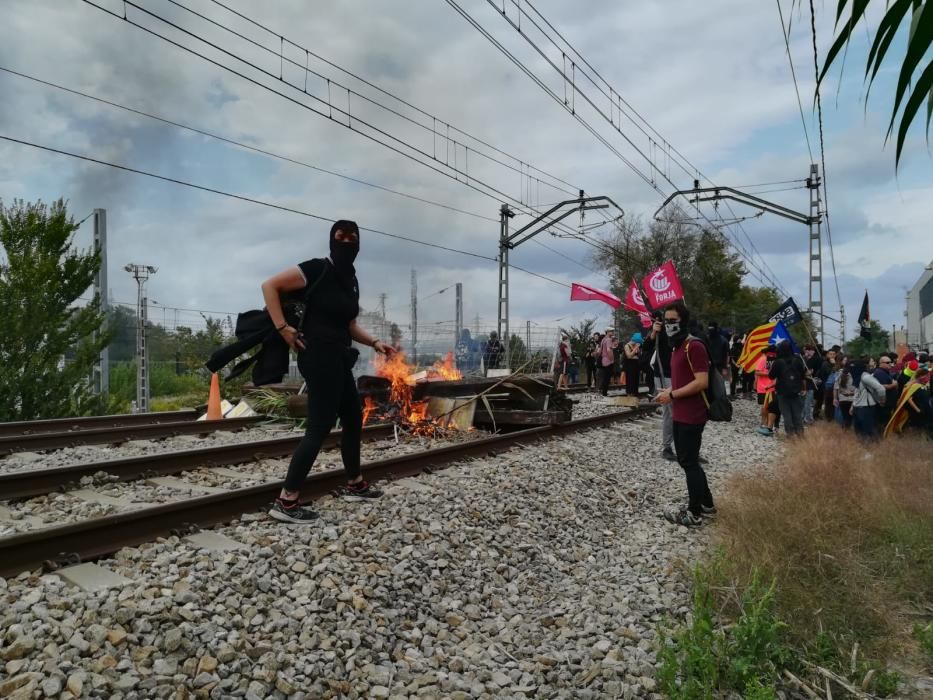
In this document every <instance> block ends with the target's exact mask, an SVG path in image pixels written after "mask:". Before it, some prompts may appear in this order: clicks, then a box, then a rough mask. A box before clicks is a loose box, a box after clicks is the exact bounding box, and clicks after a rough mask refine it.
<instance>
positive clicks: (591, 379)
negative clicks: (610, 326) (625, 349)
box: [584, 333, 602, 389]
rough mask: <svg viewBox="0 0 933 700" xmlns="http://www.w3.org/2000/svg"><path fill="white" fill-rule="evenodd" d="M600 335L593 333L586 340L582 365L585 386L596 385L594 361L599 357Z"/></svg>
mask: <svg viewBox="0 0 933 700" xmlns="http://www.w3.org/2000/svg"><path fill="white" fill-rule="evenodd" d="M601 340H602V336H600V335H599V333H593V337H592V338H590V339H589V340H588V341H587V342H586V357H585V358H584V367H585V368H586V388H587V389H589V388H590V387H594V386H596V384H597V382H596V362H597V358H598V357H599V341H601Z"/></svg>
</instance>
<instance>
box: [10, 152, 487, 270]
mask: <svg viewBox="0 0 933 700" xmlns="http://www.w3.org/2000/svg"><path fill="white" fill-rule="evenodd" d="M0 139H2V140H4V141H9V142H11V143H18V144H20V145H22V146H31V147H32V148H37V149H40V150H43V151H49V152H50V153H57V154H58V155H63V156H69V157H70V158H77V159H79V160H84V161H88V162H90V163H96V164H98V165H106V166H107V167H110V168H116V169H117V170H124V171H126V172H130V173H135V174H136V175H145V176H146V177H151V178H155V179H157V180H163V181H164V182H171V183H174V184H176V185H183V186H185V187H191V188H194V189H196V190H201V191H204V192H210V193H212V194H218V195H222V196H224V197H231V198H233V199H238V200H240V201H242V202H248V203H250V204H258V205H260V206H264V207H269V208H271V209H278V210H280V211H285V212H289V213H291V214H299V215H301V216H307V217H309V218H311V219H318V220H320V221H326V222H332V221H333V218H332V217H326V216H321V215H320V214H312V213H311V212H307V211H302V210H301V209H295V208H294V207H287V206H285V205H282V204H275V203H274V202H266V201H263V200H261V199H254V198H253V197H247V196H245V195H240V194H234V193H233V192H226V191H224V190H219V189H216V188H213V187H207V186H205V185H198V184H196V183H193V182H187V181H186V180H180V179H178V178H173V177H167V176H165V175H158V174H157V173H151V172H148V171H146V170H139V169H138V168H131V167H129V166H127V165H120V164H118V163H111V162H109V161H105V160H100V159H98V158H92V157H90V156H85V155H81V154H79V153H72V152H70V151H65V150H62V149H59V148H53V147H51V146H43V145H41V144H37V143H32V142H31V141H25V140H22V139H16V138H13V137H11V136H6V135H4V134H0ZM360 230H362V231H369V232H370V233H375V234H378V235H380V236H387V237H389V238H395V239H397V240H400V241H405V242H407V243H415V244H417V245H423V246H428V247H430V248H438V249H439V250H445V251H448V252H450V253H457V254H459V255H468V256H470V257H472V258H479V259H480V260H490V261H492V262H495V261H496V259H495V258H491V257H489V256H488V255H481V254H479V253H471V252H469V251H466V250H458V249H457V248H450V247H448V246H443V245H440V244H438V243H429V242H427V241H419V240H418V239H416V238H409V237H407V236H401V235H399V234H397V233H388V232H386V231H380V230H379V229H373V228H366V227H363V226H361V227H360Z"/></svg>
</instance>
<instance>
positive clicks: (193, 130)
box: [0, 66, 499, 223]
mask: <svg viewBox="0 0 933 700" xmlns="http://www.w3.org/2000/svg"><path fill="white" fill-rule="evenodd" d="M0 71H3V72H4V73H9V74H11V75H15V76H18V77H20V78H24V79H26V80H31V81H33V82H36V83H39V84H41V85H46V86H48V87H53V88H55V89H57V90H61V91H63V92H67V93H70V94H72V95H77V96H79V97H83V98H85V99H88V100H93V101H95V102H99V103H101V104H105V105H108V106H110V107H114V108H116V109H120V110H123V111H125V112H129V113H131V114H136V115H138V116H141V117H146V118H147V119H153V120H155V121H159V122H162V123H163V124H167V125H169V126H173V127H176V128H179V129H184V130H185V131H190V132H191V133H194V134H199V135H201V136H206V137H208V138H212V139H216V140H217V141H222V142H224V143H227V144H230V145H232V146H236V147H238V148H242V149H245V150H248V151H252V152H253V153H258V154H260V155H264V156H268V157H269V158H275V159H276V160H281V161H284V162H287V163H292V164H293V165H299V166H301V167H304V168H309V169H311V170H315V171H317V172H320V173H324V174H325V175H331V176H333V177H337V178H341V179H344V180H348V181H350V182H355V183H356V184H359V185H365V186H366V187H372V188H374V189H377V190H382V191H383V192H388V193H389V194H394V195H397V196H399V197H405V198H407V199H411V200H414V201H417V202H421V203H422V204H430V205H431V206H435V207H440V208H442V209H446V210H448V211H453V212H456V213H458V214H465V215H467V216H472V217H475V218H477V219H484V220H486V221H491V222H493V223H498V222H499V220H498V219H496V218H493V217H491V216H485V215H483V214H478V213H476V212H472V211H466V210H464V209H460V208H458V207H454V206H451V205H449V204H443V203H441V202H435V201H433V200H430V199H426V198H425V197H418V196H417V195H413V194H409V193H407V192H401V191H399V190H394V189H392V188H391V187H386V186H384V185H379V184H376V183H374V182H369V181H367V180H362V179H360V178H357V177H353V176H351V175H346V174H344V173H340V172H337V171H335V170H330V169H328V168H322V167H321V166H319V165H314V164H312V163H308V162H306V161H302V160H298V159H297V158H291V157H289V156H284V155H282V154H280V153H274V152H272V151H269V150H266V149H264V148H259V147H258V146H251V145H250V144H248V143H244V142H242V141H237V140H236V139H232V138H229V137H227V136H222V135H220V134H215V133H212V132H210V131H208V130H206V129H202V128H199V127H195V126H191V125H190V124H183V123H181V122H177V121H174V120H172V119H168V118H166V117H162V116H159V115H157V114H152V113H150V112H146V111H143V110H141V109H137V108H135V107H128V106H126V105H122V104H120V103H118V102H113V101H111V100H108V99H105V98H103V97H98V96H96V95H92V94H90V93H87V92H82V91H81V90H75V89H73V88H69V87H65V86H64V85H59V84H57V83H53V82H51V81H48V80H43V79H42V78H37V77H36V76H33V75H28V74H26V73H21V72H19V71H16V70H13V69H11V68H7V67H5V66H0ZM92 213H93V212H92Z"/></svg>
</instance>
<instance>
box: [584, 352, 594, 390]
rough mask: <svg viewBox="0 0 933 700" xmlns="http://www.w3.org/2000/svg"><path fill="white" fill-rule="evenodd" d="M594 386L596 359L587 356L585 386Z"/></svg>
mask: <svg viewBox="0 0 933 700" xmlns="http://www.w3.org/2000/svg"><path fill="white" fill-rule="evenodd" d="M591 386H596V359H595V358H592V357H591V358H587V360H586V388H587V389H589V388H590V387H591Z"/></svg>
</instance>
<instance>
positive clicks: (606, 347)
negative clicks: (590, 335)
mask: <svg viewBox="0 0 933 700" xmlns="http://www.w3.org/2000/svg"><path fill="white" fill-rule="evenodd" d="M615 348H616V342H615V330H614V329H612V328H607V329H606V334H605V335H604V336H603V339H602V341H600V343H599V370H600V373H599V393H600V394H602V395H603V396H608V395H609V380H610V379H611V378H612V373H613V371H614V367H615Z"/></svg>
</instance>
